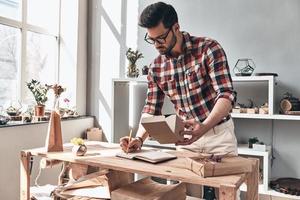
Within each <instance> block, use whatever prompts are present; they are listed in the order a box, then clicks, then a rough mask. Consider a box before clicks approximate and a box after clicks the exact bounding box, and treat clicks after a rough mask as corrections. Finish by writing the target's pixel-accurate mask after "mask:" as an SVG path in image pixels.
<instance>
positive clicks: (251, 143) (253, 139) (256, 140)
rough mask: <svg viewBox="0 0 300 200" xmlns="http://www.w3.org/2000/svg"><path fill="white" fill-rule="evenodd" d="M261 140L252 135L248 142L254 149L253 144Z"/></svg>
mask: <svg viewBox="0 0 300 200" xmlns="http://www.w3.org/2000/svg"><path fill="white" fill-rule="evenodd" d="M258 142H259V140H258V138H257V137H252V138H249V139H248V144H249V148H250V149H252V148H253V144H255V143H258Z"/></svg>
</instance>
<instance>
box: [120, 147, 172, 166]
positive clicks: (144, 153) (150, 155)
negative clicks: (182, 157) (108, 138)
mask: <svg viewBox="0 0 300 200" xmlns="http://www.w3.org/2000/svg"><path fill="white" fill-rule="evenodd" d="M116 156H118V157H121V158H127V159H131V160H133V159H138V160H143V161H146V162H150V163H160V162H163V161H167V160H172V159H175V158H177V157H176V156H175V155H172V154H169V153H166V152H163V151H158V150H140V151H139V152H133V153H128V154H127V153H125V152H123V151H122V152H118V153H117V154H116Z"/></svg>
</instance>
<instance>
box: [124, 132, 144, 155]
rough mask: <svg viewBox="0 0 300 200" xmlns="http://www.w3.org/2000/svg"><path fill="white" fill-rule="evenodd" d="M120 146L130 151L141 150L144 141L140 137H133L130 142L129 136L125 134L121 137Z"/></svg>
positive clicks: (125, 150)
mask: <svg viewBox="0 0 300 200" xmlns="http://www.w3.org/2000/svg"><path fill="white" fill-rule="evenodd" d="M120 146H121V148H122V150H123V151H124V152H126V153H130V152H134V151H137V150H140V149H141V148H142V142H141V140H139V139H138V138H131V141H130V143H129V137H128V136H125V137H122V138H120ZM127 151H128V152H127Z"/></svg>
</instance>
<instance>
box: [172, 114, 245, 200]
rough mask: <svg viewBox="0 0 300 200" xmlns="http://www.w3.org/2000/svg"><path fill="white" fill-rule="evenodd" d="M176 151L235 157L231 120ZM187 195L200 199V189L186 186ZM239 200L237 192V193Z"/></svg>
mask: <svg viewBox="0 0 300 200" xmlns="http://www.w3.org/2000/svg"><path fill="white" fill-rule="evenodd" d="M177 150H179V151H181V150H189V151H193V152H199V153H210V154H218V153H220V154H223V153H230V154H234V155H237V154H238V153H237V140H236V137H235V134H234V124H233V120H232V119H229V120H228V121H226V122H224V123H222V124H220V125H217V126H215V127H214V128H212V129H210V130H209V131H208V132H207V133H205V134H204V135H203V136H202V137H201V138H200V139H199V140H197V141H195V142H194V143H192V144H191V145H186V146H178V147H177ZM187 194H188V195H190V196H194V197H202V187H201V186H200V187H199V185H194V184H187ZM237 199H240V198H239V191H238V192H237Z"/></svg>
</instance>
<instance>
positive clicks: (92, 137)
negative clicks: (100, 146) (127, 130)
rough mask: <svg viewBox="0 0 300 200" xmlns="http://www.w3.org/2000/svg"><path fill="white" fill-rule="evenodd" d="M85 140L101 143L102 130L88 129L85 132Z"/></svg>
mask: <svg viewBox="0 0 300 200" xmlns="http://www.w3.org/2000/svg"><path fill="white" fill-rule="evenodd" d="M86 138H87V140H89V141H102V130H100V129H99V128H89V129H87V132H86Z"/></svg>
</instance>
